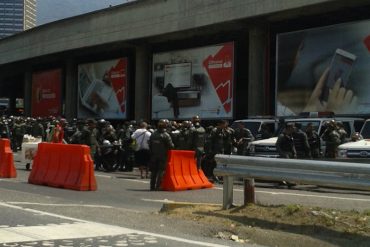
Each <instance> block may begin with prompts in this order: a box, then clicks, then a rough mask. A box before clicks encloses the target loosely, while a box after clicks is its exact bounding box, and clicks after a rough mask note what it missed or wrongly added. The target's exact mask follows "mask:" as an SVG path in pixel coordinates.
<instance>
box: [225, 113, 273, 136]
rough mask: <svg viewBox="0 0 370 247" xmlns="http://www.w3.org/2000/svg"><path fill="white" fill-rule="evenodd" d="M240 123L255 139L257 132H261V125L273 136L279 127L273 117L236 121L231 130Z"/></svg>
mask: <svg viewBox="0 0 370 247" xmlns="http://www.w3.org/2000/svg"><path fill="white" fill-rule="evenodd" d="M240 123H242V124H243V125H244V127H245V128H247V129H249V130H250V131H251V132H252V134H253V136H254V137H255V138H256V136H257V134H258V132H259V131H261V127H262V126H263V125H265V126H266V128H267V129H268V130H269V131H270V132H271V133H272V134H273V135H275V133H276V132H277V130H278V127H279V120H278V119H276V118H274V117H260V116H256V117H250V118H248V119H242V120H236V121H234V122H233V124H232V125H231V128H233V129H236V128H237V127H238V124H240Z"/></svg>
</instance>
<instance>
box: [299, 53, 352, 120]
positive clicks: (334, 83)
mask: <svg viewBox="0 0 370 247" xmlns="http://www.w3.org/2000/svg"><path fill="white" fill-rule="evenodd" d="M355 60H356V56H355V55H354V54H351V53H349V52H346V51H344V50H341V49H337V50H336V51H335V53H334V56H333V58H332V60H331V63H330V67H329V68H328V69H326V70H325V71H324V73H323V74H322V76H321V77H320V79H319V81H318V82H317V84H316V87H315V89H314V91H313V92H312V94H311V97H310V99H309V101H308V103H307V105H306V107H305V108H304V109H303V111H331V112H334V113H349V112H350V111H351V109H352V107H353V106H354V105H355V104H356V102H357V97H356V96H355V95H354V94H353V92H352V90H349V89H348V80H349V77H350V74H351V72H352V67H353V64H354V62H355Z"/></svg>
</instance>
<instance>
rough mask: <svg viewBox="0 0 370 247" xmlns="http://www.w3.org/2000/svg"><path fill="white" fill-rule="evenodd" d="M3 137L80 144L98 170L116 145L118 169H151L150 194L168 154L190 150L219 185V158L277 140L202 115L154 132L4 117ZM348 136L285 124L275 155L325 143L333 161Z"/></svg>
mask: <svg viewBox="0 0 370 247" xmlns="http://www.w3.org/2000/svg"><path fill="white" fill-rule="evenodd" d="M0 133H1V137H2V138H8V139H10V140H11V147H12V149H13V151H15V152H16V151H18V150H20V149H21V146H22V140H23V136H24V135H25V134H28V135H31V136H34V137H38V138H40V139H42V141H47V142H54V143H70V144H82V145H87V146H89V147H90V150H91V155H92V157H93V159H94V161H95V169H97V170H99V169H102V166H101V164H102V163H103V162H102V161H103V160H102V159H104V157H103V156H102V152H101V150H102V148H103V147H104V145H105V143H107V142H108V143H118V144H119V145H120V146H122V148H121V149H120V150H121V151H120V152H121V153H120V157H121V158H120V160H119V169H120V170H124V171H132V170H133V167H134V165H135V164H137V165H139V167H140V171H141V176H142V178H143V177H144V176H143V172H144V171H145V172H146V176H147V175H148V169H149V170H150V171H151V182H150V188H151V190H158V189H159V188H160V184H161V181H162V177H163V174H164V171H165V167H166V162H167V153H168V150H172V149H177V150H192V151H194V153H195V158H196V161H197V167H198V169H202V170H203V171H204V173H205V174H206V176H207V177H209V178H210V179H211V180H212V181H215V182H217V180H218V179H217V177H215V176H214V174H213V170H214V168H215V167H216V162H215V159H214V157H215V155H216V154H238V155H248V154H249V144H250V142H251V141H253V140H255V139H267V138H270V137H272V136H273V133H270V131H269V130H268V128H265V126H264V125H262V126H261V128H260V130H259V131H258V133H257V134H256V136H253V134H252V133H251V131H249V130H248V129H246V128H245V127H244V125H243V124H242V123H239V124H237V125H236V126H235V128H234V129H233V128H230V127H229V125H228V121H226V120H220V121H218V122H217V125H216V126H215V127H214V126H208V127H206V128H205V127H203V126H202V124H201V119H200V118H199V116H194V117H193V118H192V119H191V120H190V121H183V122H181V123H178V122H175V121H168V120H166V119H161V120H159V121H158V123H157V126H156V128H154V127H153V126H150V125H148V124H147V123H146V122H144V121H141V122H140V123H137V122H135V121H130V122H124V123H121V124H117V125H116V127H113V125H112V124H111V123H110V122H109V121H106V120H104V119H101V120H98V121H96V120H95V119H86V120H80V119H79V120H78V119H73V120H72V121H70V122H68V121H67V120H66V119H64V118H55V117H48V118H25V117H8V118H6V117H2V118H0ZM346 136H347V133H346V131H345V130H344V128H343V126H342V125H341V124H340V123H337V122H335V121H329V122H327V123H326V130H325V131H324V133H323V134H322V136H321V137H320V136H319V134H318V133H317V132H316V131H315V129H314V126H313V125H312V124H308V125H307V126H306V128H305V130H302V126H301V125H300V124H297V123H296V124H295V125H294V124H290V123H287V124H286V125H285V128H284V130H283V131H282V133H281V134H280V135H279V136H278V140H277V143H276V148H277V151H278V153H279V155H280V157H282V158H318V157H320V156H321V143H320V142H321V140H323V141H325V142H326V151H325V154H324V156H325V157H328V158H335V156H336V149H337V147H338V146H339V145H340V144H341V143H344V142H345V140H346Z"/></svg>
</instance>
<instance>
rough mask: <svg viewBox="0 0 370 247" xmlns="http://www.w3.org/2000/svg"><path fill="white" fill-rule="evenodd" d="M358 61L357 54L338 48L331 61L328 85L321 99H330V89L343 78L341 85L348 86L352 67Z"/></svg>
mask: <svg viewBox="0 0 370 247" xmlns="http://www.w3.org/2000/svg"><path fill="white" fill-rule="evenodd" d="M355 61H356V56H355V55H354V54H352V53H349V52H347V51H345V50H342V49H337V50H336V51H335V53H334V56H333V58H332V60H331V63H330V69H329V74H328V78H327V80H326V85H325V88H324V90H323V94H322V96H321V100H323V101H328V98H329V90H330V89H332V88H333V87H334V85H335V83H336V82H337V81H338V80H339V79H341V80H342V82H341V87H344V88H347V86H348V80H349V77H350V75H351V72H352V67H353V64H354V62H355Z"/></svg>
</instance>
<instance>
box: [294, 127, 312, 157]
mask: <svg viewBox="0 0 370 247" xmlns="http://www.w3.org/2000/svg"><path fill="white" fill-rule="evenodd" d="M292 136H293V141H294V147H295V150H296V152H297V158H298V159H305V158H311V157H312V156H311V148H310V145H309V143H308V138H307V134H306V133H305V132H304V131H303V130H302V124H300V123H296V124H295V129H294V132H293V134H292Z"/></svg>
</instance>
